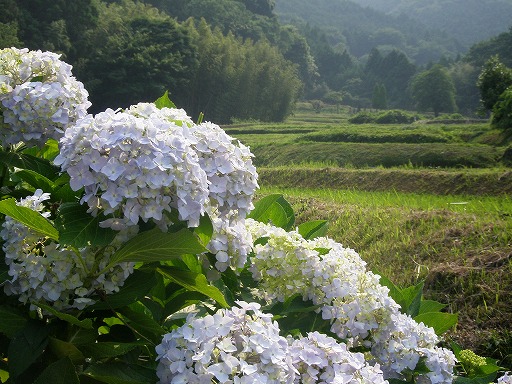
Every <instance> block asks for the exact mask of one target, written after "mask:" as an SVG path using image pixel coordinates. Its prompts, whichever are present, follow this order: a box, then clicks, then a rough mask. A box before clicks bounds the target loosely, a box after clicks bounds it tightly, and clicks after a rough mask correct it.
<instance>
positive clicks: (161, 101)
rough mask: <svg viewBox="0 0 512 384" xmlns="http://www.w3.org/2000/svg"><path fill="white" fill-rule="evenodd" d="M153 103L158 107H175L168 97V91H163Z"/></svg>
mask: <svg viewBox="0 0 512 384" xmlns="http://www.w3.org/2000/svg"><path fill="white" fill-rule="evenodd" d="M155 105H156V107H157V108H158V109H162V108H176V105H175V104H174V103H173V102H172V101H171V99H169V91H165V93H164V94H163V95H162V96H161V97H159V98H158V99H156V101H155Z"/></svg>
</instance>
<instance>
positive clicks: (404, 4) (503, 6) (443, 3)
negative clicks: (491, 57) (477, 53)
mask: <svg viewBox="0 0 512 384" xmlns="http://www.w3.org/2000/svg"><path fill="white" fill-rule="evenodd" d="M353 1H354V3H357V4H359V5H361V6H364V7H366V6H368V7H371V8H374V9H376V10H379V11H382V12H386V13H390V14H394V15H400V14H402V15H406V16H408V17H410V18H411V19H414V20H416V21H417V22H418V23H421V24H423V25H425V26H427V27H428V28H430V29H431V30H432V29H442V30H443V31H445V33H446V34H447V35H448V36H450V37H454V38H456V39H457V40H458V41H459V42H460V43H462V44H463V45H464V46H469V45H471V44H474V43H476V42H478V41H481V40H484V39H487V38H489V37H491V36H493V35H496V34H498V33H500V32H502V31H503V30H505V29H506V28H508V27H509V26H510V19H509V18H508V17H507V16H508V15H509V14H510V12H512V5H511V4H510V3H508V2H504V1H500V0H485V1H466V0H432V1H429V2H424V1H422V0H391V1H390V0H353ZM468 20H472V21H473V22H471V23H468V22H467V21H468ZM489 20H492V22H489Z"/></svg>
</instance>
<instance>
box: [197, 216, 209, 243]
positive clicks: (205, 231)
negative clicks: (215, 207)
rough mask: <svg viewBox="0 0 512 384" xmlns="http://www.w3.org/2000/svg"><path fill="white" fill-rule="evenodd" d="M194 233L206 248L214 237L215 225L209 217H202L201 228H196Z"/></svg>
mask: <svg viewBox="0 0 512 384" xmlns="http://www.w3.org/2000/svg"><path fill="white" fill-rule="evenodd" d="M194 233H195V234H196V235H197V237H199V241H200V242H201V244H202V245H203V246H205V247H206V246H207V245H208V243H209V242H210V240H211V238H212V235H213V224H212V221H211V219H210V217H208V215H203V216H201V219H200V220H199V226H198V227H197V228H194Z"/></svg>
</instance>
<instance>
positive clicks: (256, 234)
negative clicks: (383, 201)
mask: <svg viewBox="0 0 512 384" xmlns="http://www.w3.org/2000/svg"><path fill="white" fill-rule="evenodd" d="M246 224H247V225H248V229H249V231H250V232H251V234H252V236H253V238H254V239H255V240H256V239H258V238H263V239H265V241H262V242H257V244H256V245H255V246H254V247H253V252H254V255H253V256H252V257H251V266H250V270H251V272H252V274H253V277H254V279H256V280H257V281H258V283H259V285H260V287H261V292H262V296H263V297H264V298H266V299H267V300H269V301H272V300H279V301H284V300H286V299H287V298H290V297H292V296H294V295H297V294H298V295H301V296H302V297H303V298H304V300H311V301H312V302H313V303H314V304H316V305H319V306H320V311H321V312H322V317H323V318H324V319H325V320H329V321H330V322H331V331H332V332H333V333H334V334H336V336H337V337H339V338H340V339H341V340H346V342H347V345H348V346H349V347H352V346H360V345H362V346H365V347H368V348H370V349H371V357H370V360H371V361H372V362H373V363H375V364H379V365H380V366H381V369H382V371H383V372H384V377H385V378H386V379H387V378H399V379H402V378H404V376H403V372H404V370H406V369H414V368H415V367H416V364H417V363H418V362H419V360H420V358H425V359H426V364H427V366H428V367H429V369H431V371H432V372H430V373H428V374H421V375H420V377H421V380H422V382H424V383H432V384H434V383H448V382H450V381H451V380H453V368H454V364H455V360H454V358H453V356H452V355H450V353H449V351H447V350H445V349H442V348H438V347H437V346H436V345H437V343H439V338H438V337H437V336H436V334H435V332H434V330H433V329H432V328H429V327H426V326H424V325H423V324H422V323H420V324H418V323H417V322H415V321H414V320H413V319H412V318H410V317H408V316H406V315H403V314H401V313H400V307H399V305H398V304H397V303H396V302H395V301H394V300H393V299H392V298H391V297H390V296H389V290H388V289H387V288H386V287H384V286H382V285H381V284H380V283H379V276H377V275H375V274H373V273H371V272H369V271H367V270H366V264H365V262H364V261H363V260H362V259H361V258H360V256H359V255H358V254H357V253H356V252H355V251H353V250H351V249H347V248H344V247H343V246H342V245H341V244H339V243H336V242H335V241H333V240H331V239H328V238H317V239H314V240H305V239H304V238H302V236H300V234H299V233H298V232H297V231H291V232H286V231H285V230H283V229H281V228H276V227H274V226H272V225H265V224H262V223H258V222H255V221H254V220H251V219H248V220H246ZM441 378H442V379H441ZM418 380H419V379H418Z"/></svg>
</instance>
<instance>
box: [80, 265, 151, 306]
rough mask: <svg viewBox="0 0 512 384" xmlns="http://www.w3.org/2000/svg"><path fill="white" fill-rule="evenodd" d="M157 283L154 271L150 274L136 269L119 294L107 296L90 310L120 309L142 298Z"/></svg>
mask: <svg viewBox="0 0 512 384" xmlns="http://www.w3.org/2000/svg"><path fill="white" fill-rule="evenodd" d="M156 283H157V280H156V277H155V273H154V271H151V273H146V272H143V271H141V270H139V269H136V270H135V271H134V272H133V273H132V274H131V275H130V276H129V277H128V278H127V279H126V281H125V282H124V284H123V286H122V287H121V289H120V290H119V292H117V293H115V294H113V295H107V296H106V297H105V301H99V302H97V303H95V304H93V305H92V306H90V307H89V308H90V309H111V308H112V309H115V308H121V307H124V306H126V305H129V304H131V303H134V302H136V301H137V300H140V299H141V298H143V297H144V296H145V295H146V294H147V293H148V292H149V291H150V290H151V288H153V286H154V285H155V284H156Z"/></svg>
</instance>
